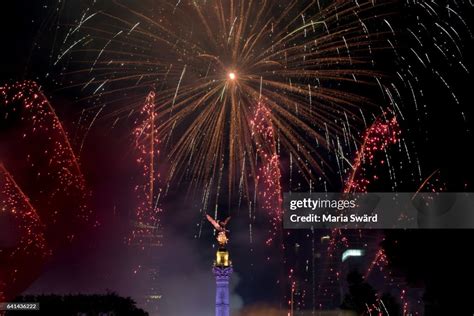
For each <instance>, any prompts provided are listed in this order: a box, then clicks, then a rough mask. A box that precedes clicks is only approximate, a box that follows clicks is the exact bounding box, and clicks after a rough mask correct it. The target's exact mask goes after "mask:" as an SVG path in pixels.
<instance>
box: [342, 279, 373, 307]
mask: <svg viewBox="0 0 474 316" xmlns="http://www.w3.org/2000/svg"><path fill="white" fill-rule="evenodd" d="M347 282H348V283H349V292H348V293H347V294H346V295H345V297H344V300H343V302H342V305H341V308H342V309H346V310H352V311H354V312H356V313H357V314H358V315H363V314H364V313H365V312H366V311H367V306H372V305H373V304H375V303H376V302H377V294H376V291H375V290H374V288H373V287H372V286H371V285H370V284H369V283H367V282H365V280H364V277H363V276H362V274H360V273H359V272H358V271H352V272H350V273H349V274H348V275H347Z"/></svg>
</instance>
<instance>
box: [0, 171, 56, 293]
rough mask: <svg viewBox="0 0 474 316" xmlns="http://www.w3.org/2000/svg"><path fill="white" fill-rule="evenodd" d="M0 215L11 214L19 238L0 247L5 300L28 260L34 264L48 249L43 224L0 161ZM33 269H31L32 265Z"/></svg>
mask: <svg viewBox="0 0 474 316" xmlns="http://www.w3.org/2000/svg"><path fill="white" fill-rule="evenodd" d="M0 215H1V216H2V217H4V218H6V217H5V216H7V217H11V218H13V219H14V222H15V223H16V225H17V226H16V228H17V229H18V232H19V236H20V237H19V240H18V242H17V243H16V245H15V246H14V247H11V248H7V249H0V267H1V269H0V301H1V302H5V301H6V299H7V298H8V299H11V298H12V297H14V296H15V295H17V294H18V293H19V292H16V291H19V289H20V288H23V287H24V286H25V284H19V283H22V282H25V280H24V278H25V276H27V275H28V274H29V273H30V272H29V270H28V268H27V266H28V265H31V263H32V262H34V263H35V265H36V268H35V269H37V268H38V267H40V266H41V264H42V262H43V260H44V259H46V257H47V256H48V255H50V250H49V248H48V246H47V243H46V240H45V236H44V226H43V224H42V223H41V220H40V218H39V216H38V214H37V212H36V210H35V208H34V207H33V206H32V205H31V204H30V201H29V199H28V197H26V196H25V194H24V193H23V191H22V190H21V189H20V187H19V186H18V185H17V183H16V182H15V180H14V179H13V177H12V176H11V174H10V173H8V171H7V170H6V169H5V167H4V166H3V165H2V164H0ZM33 270H34V269H33Z"/></svg>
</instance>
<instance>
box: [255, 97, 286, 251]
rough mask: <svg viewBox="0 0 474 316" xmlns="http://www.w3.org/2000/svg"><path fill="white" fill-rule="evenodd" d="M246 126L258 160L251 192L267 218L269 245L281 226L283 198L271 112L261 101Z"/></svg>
mask: <svg viewBox="0 0 474 316" xmlns="http://www.w3.org/2000/svg"><path fill="white" fill-rule="evenodd" d="M250 126H251V130H252V138H253V139H254V144H255V147H256V155H257V157H258V159H259V162H260V167H259V168H258V176H257V179H256V180H257V182H256V186H255V191H256V192H257V195H258V201H259V205H260V208H261V209H262V210H264V211H265V213H266V215H268V216H270V218H271V224H272V230H271V231H270V237H269V238H268V239H267V241H266V243H267V245H270V244H271V243H272V241H273V239H274V238H275V237H276V234H277V232H278V231H279V230H280V229H281V221H282V217H283V209H282V203H283V198H282V189H281V184H280V181H281V172H280V159H279V156H278V153H277V145H276V135H275V130H274V128H273V126H272V122H271V113H270V111H269V110H268V108H267V107H266V106H264V105H263V104H262V103H258V104H257V106H256V109H255V114H254V116H253V119H252V120H251V121H250Z"/></svg>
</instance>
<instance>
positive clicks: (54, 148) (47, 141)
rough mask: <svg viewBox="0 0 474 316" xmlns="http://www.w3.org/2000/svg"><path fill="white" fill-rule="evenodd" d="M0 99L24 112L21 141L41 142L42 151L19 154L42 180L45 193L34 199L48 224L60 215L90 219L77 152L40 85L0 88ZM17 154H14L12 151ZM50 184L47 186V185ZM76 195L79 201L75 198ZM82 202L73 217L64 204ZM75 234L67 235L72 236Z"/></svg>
mask: <svg viewBox="0 0 474 316" xmlns="http://www.w3.org/2000/svg"><path fill="white" fill-rule="evenodd" d="M0 101H1V102H2V103H3V105H4V106H5V109H7V113H8V111H10V110H11V111H18V112H20V113H21V122H22V125H23V128H24V129H25V131H24V132H22V138H21V141H22V142H24V143H25V144H28V146H25V148H32V146H31V145H30V144H41V146H42V148H41V150H38V149H33V148H32V152H31V153H27V154H26V157H23V156H22V157H16V158H15V159H21V161H24V162H26V163H27V165H26V166H25V168H29V169H30V170H32V172H33V173H36V178H35V181H39V182H38V183H42V186H41V187H42V194H41V195H39V196H37V197H36V198H34V199H32V201H33V202H34V204H35V205H38V206H40V205H41V206H45V210H47V211H45V212H44V214H43V212H42V209H43V208H39V207H37V208H38V210H39V212H40V213H41V214H40V215H41V217H42V219H43V221H44V222H45V224H49V223H55V222H57V221H58V219H59V218H68V219H69V220H70V219H72V218H78V219H80V220H81V221H88V220H89V217H90V209H88V208H87V207H86V205H85V200H86V198H87V196H88V195H89V192H88V191H87V189H86V184H85V179H84V176H83V174H82V172H81V169H80V166H79V162H78V160H77V158H76V156H75V154H74V151H73V149H72V146H71V143H70V142H69V138H68V135H67V133H66V131H65V130H64V127H63V125H62V124H61V122H60V120H59V118H58V117H57V115H56V113H55V111H54V109H53V108H52V106H51V104H50V103H49V102H48V99H47V98H46V97H45V96H44V94H43V93H42V92H41V90H40V88H39V86H38V85H37V84H36V83H34V82H31V81H25V82H21V83H16V84H14V85H9V86H3V87H0ZM13 154H14V153H13ZM44 183H47V185H44ZM76 198H77V200H75V199H76ZM73 200H74V201H75V202H76V203H78V204H79V206H78V212H77V213H76V214H74V216H71V215H70V214H67V210H70V209H74V208H71V205H65V204H67V203H70V202H71V201H73ZM72 237H73V234H71V235H70V236H68V238H72Z"/></svg>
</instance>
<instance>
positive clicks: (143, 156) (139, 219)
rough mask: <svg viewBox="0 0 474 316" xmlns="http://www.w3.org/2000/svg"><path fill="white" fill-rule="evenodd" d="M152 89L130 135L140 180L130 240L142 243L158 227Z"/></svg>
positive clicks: (156, 135)
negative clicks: (136, 156) (133, 139)
mask: <svg viewBox="0 0 474 316" xmlns="http://www.w3.org/2000/svg"><path fill="white" fill-rule="evenodd" d="M155 115H156V114H155V93H154V92H150V93H149V94H148V97H147V98H146V101H145V104H144V106H143V107H142V109H141V112H140V115H139V117H137V119H136V121H135V129H134V138H135V141H134V143H135V148H136V151H137V152H138V158H137V164H138V165H139V166H140V171H141V172H140V183H139V184H137V185H136V186H135V192H136V194H137V200H138V203H139V205H138V207H137V210H136V218H135V221H136V225H135V226H136V227H135V228H134V230H133V232H132V237H131V238H132V239H131V240H130V241H134V242H138V243H139V244H141V245H142V246H143V243H144V239H149V237H153V236H155V235H156V231H157V229H158V220H159V219H158V214H159V213H160V212H161V209H160V208H158V203H159V198H160V195H161V188H159V187H158V185H157V183H158V180H159V173H158V167H157V165H156V160H157V157H158V154H159V150H158V145H159V144H160V142H159V139H158V134H157V132H156V126H155Z"/></svg>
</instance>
